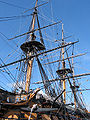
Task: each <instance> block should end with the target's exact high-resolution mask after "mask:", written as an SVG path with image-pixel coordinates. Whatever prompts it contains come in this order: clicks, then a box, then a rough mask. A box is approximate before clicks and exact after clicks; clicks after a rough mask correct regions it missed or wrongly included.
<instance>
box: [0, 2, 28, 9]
mask: <svg viewBox="0 0 90 120" xmlns="http://www.w3.org/2000/svg"><path fill="white" fill-rule="evenodd" d="M0 2H1V3H4V4H7V5H9V6H12V7H16V8H21V9H28V8H25V7H21V6H17V5H14V4H12V3H8V2H4V1H1V0H0Z"/></svg>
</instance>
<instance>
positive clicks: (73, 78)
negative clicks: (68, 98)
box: [72, 46, 76, 109]
mask: <svg viewBox="0 0 90 120" xmlns="http://www.w3.org/2000/svg"><path fill="white" fill-rule="evenodd" d="M73 48H74V46H73ZM72 55H73V52H72ZM72 75H73V76H74V63H73V58H72ZM73 85H74V87H75V86H76V85H75V79H74V77H73ZM75 95H76V92H75ZM74 105H75V109H76V99H75V97H74Z"/></svg>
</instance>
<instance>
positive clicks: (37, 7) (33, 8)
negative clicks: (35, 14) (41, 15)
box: [24, 2, 48, 13]
mask: <svg viewBox="0 0 90 120" xmlns="http://www.w3.org/2000/svg"><path fill="white" fill-rule="evenodd" d="M47 3H48V2H45V3H43V4H40V5H37V6H36V7H34V8H31V9H28V10H26V11H24V13H26V12H28V11H29V10H33V9H35V8H38V7H40V6H42V5H45V4H47Z"/></svg>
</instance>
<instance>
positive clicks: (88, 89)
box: [66, 89, 90, 93]
mask: <svg viewBox="0 0 90 120" xmlns="http://www.w3.org/2000/svg"><path fill="white" fill-rule="evenodd" d="M86 90H90V89H81V90H75V92H77V91H86ZM69 92H72V91H66V93H69Z"/></svg>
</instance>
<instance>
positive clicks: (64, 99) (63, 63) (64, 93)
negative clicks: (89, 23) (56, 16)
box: [62, 23, 66, 103]
mask: <svg viewBox="0 0 90 120" xmlns="http://www.w3.org/2000/svg"><path fill="white" fill-rule="evenodd" d="M62 45H64V39H63V23H62ZM62 60H63V61H62V69H65V61H64V48H62ZM64 77H65V75H63V78H64ZM65 84H66V82H65V80H63V90H65V89H66V85H65ZM63 102H64V103H66V92H65V91H64V92H63Z"/></svg>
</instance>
